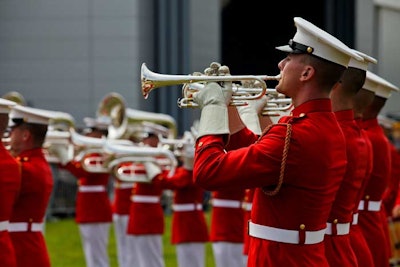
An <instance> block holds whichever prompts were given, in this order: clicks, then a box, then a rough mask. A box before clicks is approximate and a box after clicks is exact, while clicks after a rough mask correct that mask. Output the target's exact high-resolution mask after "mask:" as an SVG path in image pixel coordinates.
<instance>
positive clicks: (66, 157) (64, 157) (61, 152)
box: [49, 144, 72, 165]
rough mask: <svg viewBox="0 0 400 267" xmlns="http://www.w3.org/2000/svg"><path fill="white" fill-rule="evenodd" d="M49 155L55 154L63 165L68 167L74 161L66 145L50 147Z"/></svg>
mask: <svg viewBox="0 0 400 267" xmlns="http://www.w3.org/2000/svg"><path fill="white" fill-rule="evenodd" d="M49 153H51V154H54V155H55V156H56V157H57V158H58V160H59V161H60V164H61V165H66V164H67V163H68V162H70V161H71V160H72V154H71V153H70V150H69V148H68V147H67V146H66V145H62V144H52V145H51V146H50V147H49Z"/></svg>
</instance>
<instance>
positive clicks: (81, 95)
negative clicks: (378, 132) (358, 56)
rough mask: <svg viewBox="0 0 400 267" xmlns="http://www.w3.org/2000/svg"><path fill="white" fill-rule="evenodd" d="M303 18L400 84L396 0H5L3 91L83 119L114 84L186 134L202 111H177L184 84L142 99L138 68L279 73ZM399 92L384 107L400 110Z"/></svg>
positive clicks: (0, 48) (1, 13) (0, 45)
mask: <svg viewBox="0 0 400 267" xmlns="http://www.w3.org/2000/svg"><path fill="white" fill-rule="evenodd" d="M294 16H300V17H303V18H305V19H307V20H309V21H311V22H313V23H314V24H316V25H317V26H319V27H320V28H322V29H324V30H326V31H328V32H330V33H332V34H333V35H335V36H336V37H338V38H339V39H340V40H342V41H343V42H344V43H346V44H347V45H348V46H350V47H352V48H355V49H358V50H360V51H362V52H365V53H367V54H369V55H371V56H373V57H375V58H377V59H378V60H379V62H378V64H377V65H376V66H371V70H372V71H373V72H375V73H376V74H378V75H380V76H382V77H383V78H385V79H387V80H388V81H390V82H392V83H393V84H395V85H397V86H399V85H400V75H398V68H399V62H400V53H399V52H398V51H397V49H398V44H399V42H400V34H399V33H398V29H399V28H400V2H399V1H396V0H323V1H322V0H314V1H284V0H282V1H264V0H249V1H239V0H202V1H195V0H114V1H107V0H69V1H64V0H35V1H15V0H2V1H0V94H5V93H7V92H9V91H18V92H19V93H21V94H22V95H23V96H24V98H25V99H26V100H27V102H28V103H27V104H28V105H29V106H33V107H38V108H44V109H50V110H60V111H65V112H68V113H70V114H71V115H72V116H73V117H74V118H75V120H76V123H77V125H78V126H82V125H83V121H82V118H83V117H85V116H91V117H93V116H95V113H96V109H97V105H98V103H99V102H100V101H101V99H102V98H103V97H104V96H105V95H106V94H108V93H109V92H111V91H114V92H118V93H120V94H121V95H122V96H123V97H124V98H125V100H126V103H127V106H128V107H130V108H135V109H143V110H147V111H154V112H162V113H167V114H170V115H172V116H173V117H174V118H175V119H176V120H177V123H178V128H179V132H180V133H182V132H183V131H184V130H185V129H187V128H188V127H189V126H190V125H192V123H193V121H194V120H195V119H197V118H198V117H199V114H198V111H197V110H195V109H180V108H179V107H178V106H177V104H176V102H177V99H178V98H179V97H180V96H181V90H180V88H179V87H178V86H175V87H172V88H170V87H169V88H161V89H157V90H155V91H154V92H153V93H151V94H150V96H149V98H148V99H147V100H144V99H143V97H142V95H141V90H140V66H141V64H142V63H143V62H145V63H146V64H147V66H148V67H149V69H150V70H152V71H155V72H159V73H164V74H185V75H186V74H191V73H193V72H195V71H200V72H203V70H204V69H205V68H206V67H208V66H209V64H210V63H211V62H212V61H217V62H220V63H222V64H225V65H227V66H228V67H230V70H231V73H232V74H236V75H242V74H243V75H248V74H254V75H259V74H260V75H261V74H268V75H275V74H277V73H278V68H277V64H278V62H279V60H280V59H281V58H282V57H283V56H284V55H283V54H282V53H281V52H279V51H277V50H275V46H278V45H282V44H286V43H287V42H288V40H289V39H290V38H291V37H292V36H293V34H294V33H295V26H294V23H293V17H294ZM399 99H400V96H399V94H396V93H395V94H393V96H392V97H391V99H389V101H388V103H387V105H386V106H385V108H384V110H383V112H388V111H391V112H395V111H398V110H399V109H400V107H399V105H398V104H397V103H399Z"/></svg>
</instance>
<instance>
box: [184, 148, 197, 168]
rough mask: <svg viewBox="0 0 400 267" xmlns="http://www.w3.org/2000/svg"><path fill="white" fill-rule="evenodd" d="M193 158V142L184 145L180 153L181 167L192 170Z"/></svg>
mask: <svg viewBox="0 0 400 267" xmlns="http://www.w3.org/2000/svg"><path fill="white" fill-rule="evenodd" d="M193 160H194V144H189V145H185V147H184V149H183V155H182V161H183V165H182V166H183V168H185V169H186V170H189V171H191V170H193Z"/></svg>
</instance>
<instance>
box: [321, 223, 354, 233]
mask: <svg viewBox="0 0 400 267" xmlns="http://www.w3.org/2000/svg"><path fill="white" fill-rule="evenodd" d="M333 225H335V226H333ZM332 227H336V234H335V235H347V234H349V232H350V223H335V224H332V223H327V224H326V232H325V234H327V235H333V231H332V230H333V229H332Z"/></svg>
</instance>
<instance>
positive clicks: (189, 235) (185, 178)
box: [154, 167, 209, 244]
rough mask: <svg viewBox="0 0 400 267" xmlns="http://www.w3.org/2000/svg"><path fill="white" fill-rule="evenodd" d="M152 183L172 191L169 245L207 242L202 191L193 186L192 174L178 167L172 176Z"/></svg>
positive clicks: (163, 177)
mask: <svg viewBox="0 0 400 267" xmlns="http://www.w3.org/2000/svg"><path fill="white" fill-rule="evenodd" d="M154 183H157V184H160V186H162V187H163V188H166V189H171V190H174V199H173V205H172V210H173V214H172V225H171V227H172V232H171V243H172V244H179V243H188V242H207V241H208V240H209V236H208V226H207V223H206V219H205V216H204V211H203V197H204V190H203V189H202V188H201V187H199V186H196V185H194V184H193V172H192V171H189V170H186V169H185V168H183V167H178V168H177V169H176V171H175V174H174V175H173V176H171V177H166V176H165V175H159V176H157V177H156V179H155V181H154Z"/></svg>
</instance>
